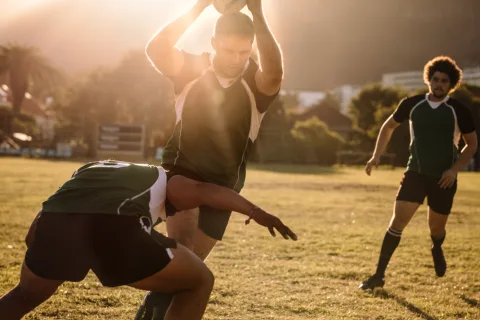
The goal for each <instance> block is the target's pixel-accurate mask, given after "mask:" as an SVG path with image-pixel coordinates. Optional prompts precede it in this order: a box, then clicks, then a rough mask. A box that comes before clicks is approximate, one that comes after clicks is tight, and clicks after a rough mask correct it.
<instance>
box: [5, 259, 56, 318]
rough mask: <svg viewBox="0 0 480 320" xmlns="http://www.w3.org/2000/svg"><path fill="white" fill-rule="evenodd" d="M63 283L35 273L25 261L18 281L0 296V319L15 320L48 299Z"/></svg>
mask: <svg viewBox="0 0 480 320" xmlns="http://www.w3.org/2000/svg"><path fill="white" fill-rule="evenodd" d="M62 283H63V281H58V280H48V279H44V278H41V277H39V276H37V275H35V274H34V273H33V272H32V271H31V270H30V269H29V268H28V267H27V265H26V264H25V263H23V265H22V271H21V274H20V282H19V283H18V284H17V286H16V287H15V288H13V289H12V290H11V291H10V292H9V293H7V294H6V295H4V296H3V297H2V298H0V319H2V320H17V319H21V318H22V317H23V316H24V315H26V314H27V313H29V312H30V311H32V310H33V309H35V308H36V307H37V306H39V305H40V304H42V303H43V302H45V301H46V300H48V298H50V297H51V296H52V295H53V294H54V293H55V291H56V290H57V288H58V287H59V286H60V285H61V284H62Z"/></svg>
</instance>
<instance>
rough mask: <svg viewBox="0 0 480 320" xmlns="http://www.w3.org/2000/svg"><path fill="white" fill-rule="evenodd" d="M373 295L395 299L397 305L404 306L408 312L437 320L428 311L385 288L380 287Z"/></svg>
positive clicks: (429, 319)
mask: <svg viewBox="0 0 480 320" xmlns="http://www.w3.org/2000/svg"><path fill="white" fill-rule="evenodd" d="M375 296H378V297H380V298H382V299H391V300H393V301H395V302H396V303H398V304H399V305H401V306H403V307H405V308H406V309H407V310H408V311H410V312H412V313H414V314H415V315H417V316H419V317H421V318H422V319H426V320H437V318H435V317H433V316H431V315H429V314H428V313H426V312H425V311H423V310H422V309H420V308H419V307H417V306H416V305H414V304H413V303H410V302H408V301H407V300H406V299H405V298H402V297H398V296H396V295H395V294H393V293H390V292H388V291H387V290H385V289H381V290H378V291H376V292H375Z"/></svg>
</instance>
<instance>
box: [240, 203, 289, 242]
mask: <svg viewBox="0 0 480 320" xmlns="http://www.w3.org/2000/svg"><path fill="white" fill-rule="evenodd" d="M251 219H253V220H255V222H256V223H258V224H259V225H261V226H264V227H267V228H268V231H270V234H271V235H272V237H275V236H276V234H275V230H277V231H278V232H279V233H280V234H281V235H282V236H283V237H284V238H285V239H287V240H288V239H292V240H295V241H296V240H297V235H296V234H295V233H293V231H292V230H290V228H289V227H287V226H286V225H284V224H283V222H282V220H280V219H279V218H277V217H276V216H274V215H271V214H269V213H267V212H265V211H264V210H262V209H260V208H253V209H252V211H251V212H250V217H249V219H248V220H247V221H245V224H249V223H250V220H251Z"/></svg>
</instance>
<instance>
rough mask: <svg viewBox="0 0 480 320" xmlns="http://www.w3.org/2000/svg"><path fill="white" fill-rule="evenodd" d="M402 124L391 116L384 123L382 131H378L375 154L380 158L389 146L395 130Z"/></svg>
mask: <svg viewBox="0 0 480 320" xmlns="http://www.w3.org/2000/svg"><path fill="white" fill-rule="evenodd" d="M399 125H400V123H398V122H396V121H395V120H394V119H393V116H390V117H389V118H388V119H387V120H386V121H385V122H384V123H383V125H382V128H381V129H380V132H379V133H378V137H377V143H376V144H375V150H374V151H373V156H374V157H378V158H380V156H381V155H382V153H383V152H384V151H385V149H386V148H387V145H388V143H389V142H390V139H391V138H392V134H393V131H394V130H395V129H396V128H397V127H398V126H399Z"/></svg>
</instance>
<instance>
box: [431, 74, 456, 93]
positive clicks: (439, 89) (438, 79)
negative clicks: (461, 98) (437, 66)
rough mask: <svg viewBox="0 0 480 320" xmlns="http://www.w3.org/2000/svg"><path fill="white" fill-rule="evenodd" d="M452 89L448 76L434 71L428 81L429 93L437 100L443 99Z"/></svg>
mask: <svg viewBox="0 0 480 320" xmlns="http://www.w3.org/2000/svg"><path fill="white" fill-rule="evenodd" d="M451 89H452V86H451V84H450V77H449V76H448V74H446V73H443V72H440V71H436V72H435V73H434V74H433V75H432V78H431V79H430V93H432V94H433V96H434V97H435V98H437V99H443V98H445V97H446V96H447V94H448V93H449V92H450V90H451Z"/></svg>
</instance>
